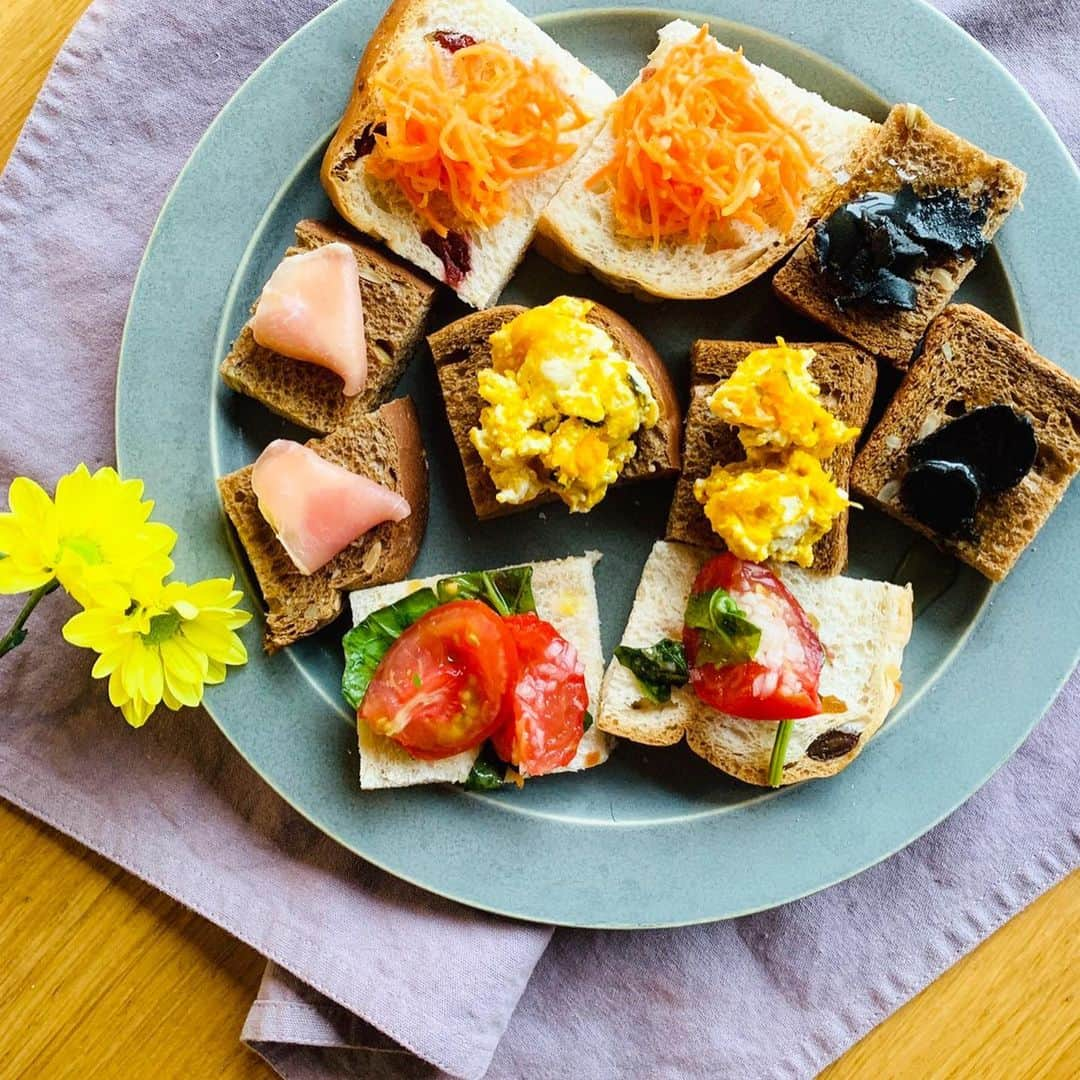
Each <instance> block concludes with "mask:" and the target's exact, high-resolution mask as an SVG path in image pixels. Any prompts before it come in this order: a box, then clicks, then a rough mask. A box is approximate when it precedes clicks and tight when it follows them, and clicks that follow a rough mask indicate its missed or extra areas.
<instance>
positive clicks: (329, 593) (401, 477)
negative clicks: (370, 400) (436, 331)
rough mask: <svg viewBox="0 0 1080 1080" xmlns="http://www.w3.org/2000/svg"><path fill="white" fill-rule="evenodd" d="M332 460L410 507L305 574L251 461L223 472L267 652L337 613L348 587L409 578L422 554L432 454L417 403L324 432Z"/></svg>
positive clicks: (318, 444) (323, 444) (318, 448)
mask: <svg viewBox="0 0 1080 1080" xmlns="http://www.w3.org/2000/svg"><path fill="white" fill-rule="evenodd" d="M306 445H307V446H309V447H310V448H311V449H312V450H314V451H315V452H316V453H318V454H320V456H322V457H325V458H326V459H327V460H328V461H332V462H334V463H335V464H338V465H341V466H343V467H344V468H348V469H351V471H353V472H355V473H357V474H358V475H362V476H367V477H368V478H369V479H372V480H375V481H377V482H379V483H382V484H384V485H386V486H387V487H389V488H391V490H394V491H396V492H398V493H399V494H400V495H403V496H404V497H405V498H406V499H407V500H408V502H409V507H410V510H411V513H410V514H409V516H408V517H406V518H403V519H402V520H401V521H396V522H392V521H386V522H383V523H382V524H381V525H376V526H375V527H374V528H373V529H371V530H369V531H368V532H366V533H364V534H363V535H362V536H360V537H358V538H357V539H356V540H355V541H353V543H351V544H350V545H349V546H348V547H347V548H345V550H344V551H342V552H340V553H339V554H337V555H335V556H334V558H333V559H331V560H330V562H328V563H327V564H326V565H325V566H323V567H321V568H320V569H319V570H317V571H316V572H315V573H314V574H308V575H304V574H301V573H300V572H299V571H298V570H297V569H296V567H295V565H293V563H292V560H291V559H290V558H289V555H288V553H287V552H286V551H285V549H284V548H283V547H282V546H281V544H280V543H279V542H278V539H277V537H276V536H275V535H274V531H273V529H271V527H270V525H269V524H268V523H267V521H266V520H265V518H263V516H262V514H261V513H260V511H259V508H258V501H257V499H256V498H255V493H254V491H253V490H252V487H251V471H252V466H251V465H248V466H245V467H244V468H243V469H238V470H237V471H236V472H232V473H229V474H228V475H226V476H222V477H219V479H218V481H217V484H218V491H219V494H220V495H221V500H222V504H223V507H224V510H225V513H226V515H227V516H228V518H229V520H230V521H231V522H232V524H233V526H234V528H235V529H236V533H237V536H238V537H239V540H240V544H241V546H242V547H243V549H244V551H245V553H246V555H247V558H248V562H249V563H250V565H251V569H252V570H253V572H254V574H255V577H256V580H257V581H258V583H259V588H260V590H261V591H262V594H263V599H264V601H265V604H266V607H267V616H266V632H265V635H264V639H263V646H264V648H265V649H266V651H267V652H268V653H274V652H277V650H278V649H281V648H285V647H286V646H288V645H292V644H294V643H295V642H296V641H298V640H299V639H300V638H302V637H307V636H308V635H309V634H313V633H315V632H316V631H317V630H320V629H322V627H324V626H326V625H327V624H328V623H331V622H333V621H334V619H336V618H337V616H338V615H339V614H340V613H341V609H342V606H343V603H344V599H343V593H344V592H345V590H351V589H358V588H364V587H366V586H370V585H378V584H382V583H385V582H388V581H398V580H400V579H401V578H403V577H404V576H405V575H406V574H407V573H408V572H409V570H410V569H411V567H412V565H413V563H414V562H415V561H416V556H417V554H418V552H419V549H420V544H421V541H422V540H423V537H424V531H425V529H426V527H427V516H428V483H427V459H426V457H425V455H424V449H423V444H422V441H421V437H420V424H419V420H418V419H417V415H416V410H415V408H414V406H413V403H412V401H411V400H410V399H408V398H398V399H396V400H394V401H391V402H390V403H389V404H387V405H384V406H383V407H382V408H381V409H379V410H378V411H377V412H374V413H370V414H367V415H365V416H360V417H357V418H355V419H354V420H352V421H351V422H350V424H349V425H348V426H346V427H344V428H339V429H338V430H337V431H335V432H334V433H333V434H332V435H329V436H327V437H326V438H325V439H312V440H310V441H309V442H308V443H307V444H306Z"/></svg>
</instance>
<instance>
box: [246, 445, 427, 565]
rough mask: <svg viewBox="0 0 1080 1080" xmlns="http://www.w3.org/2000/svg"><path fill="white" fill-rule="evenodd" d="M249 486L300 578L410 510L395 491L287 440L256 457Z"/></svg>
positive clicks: (407, 513) (404, 515)
mask: <svg viewBox="0 0 1080 1080" xmlns="http://www.w3.org/2000/svg"><path fill="white" fill-rule="evenodd" d="M251 487H252V489H253V490H254V492H255V497H256V498H257V499H258V501H259V510H260V512H261V513H262V516H263V517H264V518H266V520H267V522H268V523H269V525H270V528H272V529H273V530H274V533H275V534H276V535H277V538H278V540H279V541H280V543H281V546H282V547H283V548H284V549H285V550H286V551H287V552H288V553H289V558H290V559H292V561H293V562H294V563H295V564H296V568H297V570H299V571H300V573H301V574H314V573H315V571H316V570H318V569H320V567H323V566H325V565H326V564H327V563H328V562H329V561H330V560H331V559H332V558H333V557H334V556H335V555H337V554H338V553H339V552H341V551H344V550H345V548H347V547H348V546H349V545H350V544H351V543H352V542H353V541H354V540H356V539H357V538H358V537H361V536H363V535H364V533H366V532H367V531H368V530H369V529H373V528H375V526H376V525H381V524H382V523H383V522H384V521H401V520H402V519H403V518H407V517H408V516H409V514H410V513H411V512H412V510H411V508H410V506H409V504H408V502H407V501H406V500H405V499H403V498H402V497H401V496H400V495H398V494H397V492H394V491H391V490H390V489H389V488H386V487H383V485H382V484H378V483H376V482H375V481H374V480H368V479H367V477H364V476H357V475H356V473H351V472H349V470H348V469H343V468H342V467H341V466H340V465H335V464H334V463H333V462H331V461H327V460H326V458H322V457H319V455H318V454H316V453H315V451H314V450H310V449H309V448H308V447H306V446H302V445H301V444H300V443H296V442H290V441H289V440H288V439H275V440H274V441H273V442H272V443H271V444H270V445H269V446H268V447H267V448H266V449H265V450H264V451H263V452H262V453H261V454H260V455H259V458H258V460H257V461H256V462H255V465H254V468H253V469H252V470H251Z"/></svg>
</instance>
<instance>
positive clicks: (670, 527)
mask: <svg viewBox="0 0 1080 1080" xmlns="http://www.w3.org/2000/svg"><path fill="white" fill-rule="evenodd" d="M766 347H767V346H766V345H763V344H759V343H756V342H750V341H695V342H694V345H693V347H692V348H691V350H690V370H691V376H690V378H691V387H690V407H689V408H688V409H687V411H686V435H685V437H684V440H683V442H684V446H683V470H682V474H681V475H680V477H679V482H678V484H677V485H676V486H675V497H674V499H673V500H672V503H671V512H670V514H669V515H668V523H667V532H666V536H667V538H668V539H669V540H680V541H682V542H683V543H687V544H697V545H699V546H701V547H712V548H723V547H724V542H723V541H722V540H721V539H720V537H719V536H717V534H716V533H715V532H713V529H712V526H711V525H710V524H709V519H708V518H707V517H706V516H705V509H704V507H703V506H702V505H701V503H699V502H698V501H697V499H695V498H694V481H695V480H698V479H700V478H702V477H705V476H708V475H709V473H710V472H711V471H712V468H713V466H714V465H730V464H732V463H733V462H736V461H743V460H745V457H746V454H745V453H744V451H743V448H742V444H741V443H740V442H739V437H738V431H737V429H736V428H735V427H734V426H732V425H731V424H728V423H726V422H725V421H723V420H720V419H718V418H717V417H715V416H713V414H712V412H710V410H709V398H710V396H711V395H712V392H713V391H714V390H715V389H716V387H717V385H718V384H719V383H721V382H723V381H724V380H725V379H727V378H729V377H730V376H731V374H732V372H733V371H734V370H735V368H736V367H737V366H738V364H739V362H740V361H741V360H743V359H744V358H745V357H746V356H747V355H748V354H749V353H751V352H753V351H754V350H755V349H762V348H766ZM794 348H796V349H813V350H814V351H815V352H816V353H817V355H816V356H815V357H814V359H813V361H811V364H810V374H811V375H812V376H813V377H814V380H815V381H816V382H817V384H818V385H819V386H820V387H821V393H822V397H821V400H822V404H824V405H825V407H826V408H827V409H828V410H829V411H830V412H831V413H833V415H834V416H837V417H839V419H841V420H843V421H844V423H845V424H851V425H853V426H855V427H862V426H863V425H864V424H865V423H866V421H867V418H868V417H869V415H870V406H871V405H872V404H873V400H874V385H875V383H876V381H877V365H876V364H875V363H874V358H873V357H872V356H870V355H868V354H867V353H865V352H863V351H862V349H857V348H855V346H853V345H841V344H833V343H829V342H825V343H822V342H812V343H810V344H808V345H795V346H794ZM854 458H855V446H854V443H848V444H847V445H846V446H841V447H838V448H837V449H836V451H834V453H833V454H832V455H831V456H830V457H829V458H827V459H826V461H825V463H824V464H825V468H826V469H827V470H828V473H829V475H830V476H831V477H832V478H833V479H834V480H835V481H836V483H837V485H838V486H839V487H840V488H841V489H843V490H845V491H846V490H847V489H848V482H849V476H850V473H851V463H852V461H853V460H854ZM847 526H848V514H847V511H844V513H843V514H841V515H840V517H839V518H837V520H836V523H835V524H834V525H833V527H832V528H831V529H830V530H829V531H828V532H827V533H826V534H825V535H824V536H823V537H822V538H821V539H820V540H819V541H818V542H817V543H816V544H815V545H814V565H813V570H814V571H815V572H816V573H819V574H826V575H828V574H839V573H840V572H841V571H842V570H843V569H844V567H845V566H847V555H848V539H847Z"/></svg>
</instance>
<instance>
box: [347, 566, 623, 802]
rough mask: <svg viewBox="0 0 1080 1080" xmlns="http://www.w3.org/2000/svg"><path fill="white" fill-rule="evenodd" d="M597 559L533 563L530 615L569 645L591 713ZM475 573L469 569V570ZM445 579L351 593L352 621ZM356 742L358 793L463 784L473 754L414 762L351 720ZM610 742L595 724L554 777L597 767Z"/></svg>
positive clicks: (600, 670) (598, 650)
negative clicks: (576, 658)
mask: <svg viewBox="0 0 1080 1080" xmlns="http://www.w3.org/2000/svg"><path fill="white" fill-rule="evenodd" d="M599 560H600V554H599V553H598V552H596V551H589V552H586V553H585V555H583V556H575V557H570V558H566V559H552V560H548V561H546V562H538V563H534V564H533V579H532V584H533V596H534V597H535V599H536V611H537V614H538V615H539V616H540V618H541V619H546V620H547V621H548V622H550V623H551V625H552V626H554V627H555V629H556V630H558V631H559V633H560V634H562V636H563V637H564V638H566V640H567V641H569V642H570V643H571V644H572V645H573V646H574V648H575V649H577V653H578V656H579V657H580V659H581V662H582V665H583V666H584V668H585V686H586V689H587V690H588V692H589V708H590V709H591V710H592V711H593V712H597V711H598V709H599V702H600V681H601V679H602V678H603V675H604V653H603V648H602V646H601V644H600V612H599V608H598V606H597V602H596V582H595V580H594V578H593V567H594V566H595V565H596V564H597V562H599ZM470 569H475V568H470ZM449 573H453V571H451V572H448V573H447V574H436V575H435V576H433V577H429V578H424V579H423V580H421V581H399V582H395V583H394V584H392V585H383V586H380V587H378V588H372V589H363V590H361V591H359V592H354V593H353V594H352V596H351V597H350V599H351V602H352V615H353V622H354V623H358V622H360V621H361V620H363V619H365V618H367V616H368V615H370V614H371V613H372V612H373V611H377V610H378V609H379V608H381V607H385V606H386V605H387V604H393V603H395V602H396V601H398V600H400V599H401V598H402V597H403V596H408V595H409V593H410V592H413V591H414V590H416V589H420V588H423V587H424V586H425V585H434V584H435V582H436V581H438V580H439V578H441V577H447V576H449ZM357 736H358V738H359V743H360V786H361V787H362V788H365V789H366V788H386V787H407V786H411V785H413V784H435V783H440V782H441V783H449V784H463V783H465V781H466V780H467V779H468V778H469V773H470V772H471V771H472V767H473V764H474V762H475V761H476V758H477V756H478V755H479V751H478V750H466V751H465V752H464V753H461V754H454V755H453V756H452V757H448V758H442V759H441V760H439V761H421V760H419V759H417V758H414V757H413V756H412V755H411V754H409V753H408V751H406V750H405V749H403V748H402V747H401V746H399V745H398V744H397V743H396V742H394V740H393V739H388V738H386V736H385V735H378V734H376V733H375V732H374V731H372V730H371V728H370V727H368V725H367V724H366V723H364V722H363V721H362V720H357ZM613 742H614V740H613V739H611V738H610V736H608V735H605V734H604V732H603V731H601V730H600V728H599V726H597V725H596V724H595V723H594V724H593V725H592V727H590V728H589V730H588V731H586V732H585V734H584V735H583V736H582V738H581V742H580V743H579V744H578V748H577V753H576V754H575V755H574V757H573V760H572V761H571V762H570V763H569V764H568V765H566V766H564V767H563V768H561V769H556V770H555V771H556V772H578V771H579V770H581V769H591V768H592V767H593V766H595V765H602V764H603V763H604V762H605V761H607V759H608V755H609V754H610V753H611V748H612V744H613Z"/></svg>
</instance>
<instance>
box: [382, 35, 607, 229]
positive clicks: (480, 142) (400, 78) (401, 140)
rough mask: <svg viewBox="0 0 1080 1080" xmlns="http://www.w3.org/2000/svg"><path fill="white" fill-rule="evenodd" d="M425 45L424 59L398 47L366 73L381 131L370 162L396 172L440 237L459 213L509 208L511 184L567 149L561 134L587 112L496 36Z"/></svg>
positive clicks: (465, 216)
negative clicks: (381, 117) (381, 112)
mask: <svg viewBox="0 0 1080 1080" xmlns="http://www.w3.org/2000/svg"><path fill="white" fill-rule="evenodd" d="M426 45H427V52H426V55H425V56H424V58H423V59H422V60H421V61H419V62H417V60H416V59H414V58H413V57H412V56H410V55H408V54H407V53H405V52H401V53H398V54H397V55H396V56H393V57H391V59H390V60H388V61H387V62H386V63H385V64H384V65H383V66H382V67H381V68H380V69H379V71H378V72H377V73H376V75H375V76H374V78H373V79H372V84H373V86H374V87H375V89H376V91H377V92H378V94H379V95H380V98H381V101H382V105H383V107H384V109H385V124H386V132H385V134H377V135H376V136H375V148H374V150H373V151H372V152H371V155H370V157H369V159H368V162H367V171H368V172H369V173H371V175H372V176H375V177H377V178H379V179H381V180H393V181H395V182H396V183H397V185H398V186H399V187H400V189H401V190H402V192H403V193H404V194H405V197H406V198H407V199H408V200H409V202H410V203H411V204H412V206H413V207H414V208H415V210H416V211H417V213H419V214H420V216H421V217H423V218H424V219H425V220H426V221H427V222H428V224H430V225H431V227H432V228H433V229H434V230H435V231H436V232H437V233H438V234H439V235H440V236H446V234H447V232H448V231H449V228H450V226H451V225H453V224H455V223H456V222H460V223H463V224H465V225H471V226H478V227H479V228H482V229H486V228H490V227H491V226H492V225H495V224H496V223H497V222H499V221H500V220H501V219H502V218H503V217H504V216H505V215H506V213H507V211H508V210H509V209H510V195H511V188H512V186H513V184H514V183H516V182H517V181H519V180H524V179H528V178H529V177H532V176H537V175H538V174H540V173H543V172H546V171H547V170H548V169H551V168H554V167H555V166H556V165H561V164H562V163H563V162H564V161H566V160H567V159H568V158H570V157H571V156H572V155H573V154H574V152H575V150H577V143H576V142H574V141H573V140H571V139H568V138H567V137H566V136H567V135H569V134H570V133H571V132H573V131H576V130H578V129H579V128H581V127H582V126H583V125H584V124H586V123H588V121H589V117H588V116H587V115H586V114H585V113H584V112H582V110H581V109H580V108H579V106H578V104H577V102H575V101H574V99H573V98H572V97H571V96H570V95H569V94H567V93H566V92H565V91H564V90H563V89H562V88H561V87H560V86H559V84H558V82H557V81H556V73H555V69H554V68H553V67H551V66H550V65H548V64H544V63H542V62H541V61H539V60H535V59H534V60H533V61H532V63H529V64H527V63H525V62H524V61H523V60H520V59H519V58H518V57H516V56H513V55H512V54H511V53H509V52H507V50H506V49H504V48H503V47H502V46H501V45H498V44H495V43H493V42H480V43H479V44H475V45H470V46H468V47H466V48H463V49H459V50H458V51H456V52H454V53H452V54H449V53H447V52H446V51H445V50H443V49H441V48H440V47H439V46H438V45H436V44H435V43H434V42H432V41H428V42H426Z"/></svg>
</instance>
